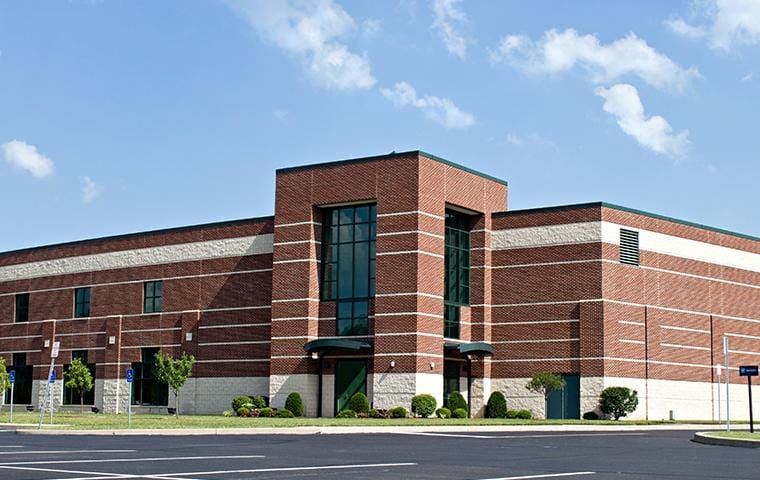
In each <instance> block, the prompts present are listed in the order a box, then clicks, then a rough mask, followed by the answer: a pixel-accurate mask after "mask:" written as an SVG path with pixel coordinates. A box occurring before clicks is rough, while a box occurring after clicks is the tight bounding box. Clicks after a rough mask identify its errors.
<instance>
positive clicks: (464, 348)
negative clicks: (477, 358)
mask: <svg viewBox="0 0 760 480" xmlns="http://www.w3.org/2000/svg"><path fill="white" fill-rule="evenodd" d="M443 348H446V349H450V350H457V351H458V352H459V353H461V354H462V355H493V345H491V344H490V343H486V342H472V343H453V342H452V343H445V344H444V345H443Z"/></svg>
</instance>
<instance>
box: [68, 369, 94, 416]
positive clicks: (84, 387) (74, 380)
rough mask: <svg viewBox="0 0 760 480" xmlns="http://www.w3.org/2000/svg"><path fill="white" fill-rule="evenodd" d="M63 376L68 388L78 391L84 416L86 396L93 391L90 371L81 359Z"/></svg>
mask: <svg viewBox="0 0 760 480" xmlns="http://www.w3.org/2000/svg"><path fill="white" fill-rule="evenodd" d="M63 376H64V377H66V383H65V384H64V385H66V388H70V389H72V390H76V392H77V393H78V394H79V408H80V412H81V413H82V414H84V394H85V393H87V392H89V391H90V390H92V387H93V383H92V374H91V373H90V369H89V368H87V365H85V364H84V363H82V361H81V360H80V359H78V358H75V359H73V360H72V361H71V365H69V368H68V370H66V372H64V374H63Z"/></svg>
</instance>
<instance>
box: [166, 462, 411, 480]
mask: <svg viewBox="0 0 760 480" xmlns="http://www.w3.org/2000/svg"><path fill="white" fill-rule="evenodd" d="M416 465H417V464H416V463H358V464H353V465H322V466H318V467H280V468H254V469H250V470H214V471H209V472H182V473H160V474H158V475H152V476H151V478H161V479H165V480H178V479H177V477H179V476H200V475H226V474H230V473H265V472H303V471H310V470H345V469H352V468H386V467H413V466H416Z"/></svg>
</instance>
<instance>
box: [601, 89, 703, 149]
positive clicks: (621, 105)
mask: <svg viewBox="0 0 760 480" xmlns="http://www.w3.org/2000/svg"><path fill="white" fill-rule="evenodd" d="M594 93H595V94H596V95H598V96H600V97H602V98H603V99H604V111H605V112H607V113H610V114H612V115H614V116H615V118H616V120H617V123H618V125H619V126H620V129H621V130H623V132H625V133H626V134H628V135H630V136H632V137H633V138H635V139H636V141H637V142H639V144H640V145H642V146H643V147H646V148H648V149H650V150H652V151H654V152H655V153H658V154H662V155H667V156H669V157H672V158H675V159H681V158H684V157H685V156H686V150H687V148H688V146H689V132H688V130H683V131H681V132H679V133H677V134H674V133H673V129H672V128H671V126H670V124H669V123H668V122H667V120H665V119H664V118H662V117H660V116H658V115H655V116H652V117H649V118H647V117H646V115H645V114H644V105H642V103H641V99H640V98H639V92H638V91H637V90H636V87H634V86H633V85H628V84H626V83H622V84H617V85H613V86H612V87H610V88H602V87H599V88H597V89H596V90H594Z"/></svg>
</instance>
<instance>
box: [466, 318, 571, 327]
mask: <svg viewBox="0 0 760 480" xmlns="http://www.w3.org/2000/svg"><path fill="white" fill-rule="evenodd" d="M578 322H580V320H579V319H577V318H568V319H567V320H526V321H523V322H519V321H518V322H491V323H490V325H492V326H496V325H542V324H546V323H578ZM484 324H486V322H479V323H473V325H484Z"/></svg>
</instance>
